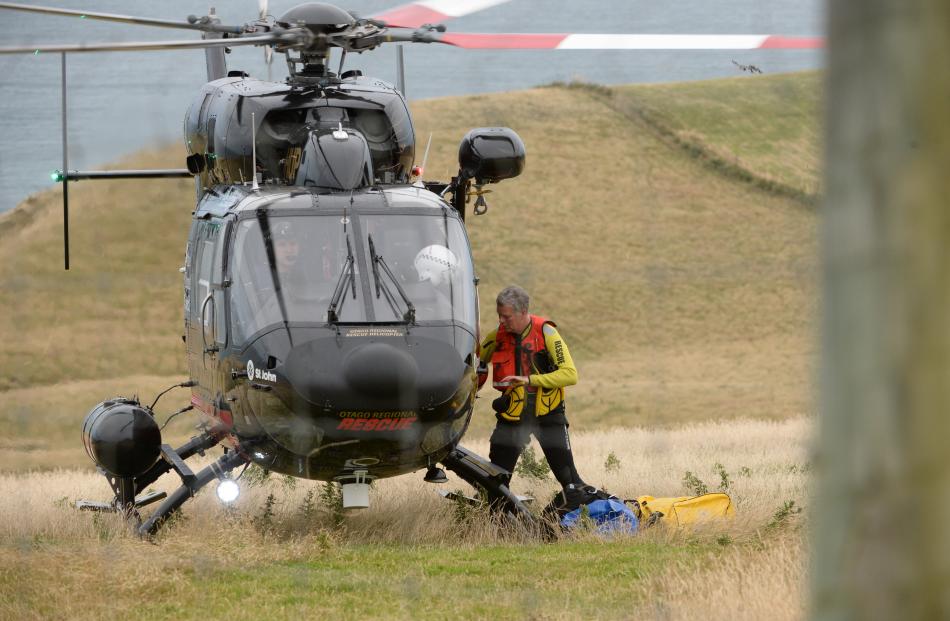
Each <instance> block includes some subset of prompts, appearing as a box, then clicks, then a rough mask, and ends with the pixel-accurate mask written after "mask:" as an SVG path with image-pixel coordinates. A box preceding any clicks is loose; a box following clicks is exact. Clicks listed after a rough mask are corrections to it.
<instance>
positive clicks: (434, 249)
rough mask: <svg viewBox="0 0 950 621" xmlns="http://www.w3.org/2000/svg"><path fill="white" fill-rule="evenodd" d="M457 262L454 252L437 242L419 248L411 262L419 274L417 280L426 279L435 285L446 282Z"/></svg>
mask: <svg viewBox="0 0 950 621" xmlns="http://www.w3.org/2000/svg"><path fill="white" fill-rule="evenodd" d="M458 263H459V260H458V258H457V257H456V256H455V253H454V252H452V251H451V250H449V249H448V248H446V247H445V246H440V245H438V244H435V245H432V246H426V247H425V248H423V249H422V250H420V251H419V254H417V255H416V259H415V261H413V262H412V264H413V266H414V267H415V268H416V272H418V274H419V281H420V282H421V281H423V280H428V281H429V282H431V283H432V284H433V285H435V286H439V285H441V284H442V283H444V282H448V281H449V280H450V279H451V278H452V270H454V269H455V268H456V266H457V265H458Z"/></svg>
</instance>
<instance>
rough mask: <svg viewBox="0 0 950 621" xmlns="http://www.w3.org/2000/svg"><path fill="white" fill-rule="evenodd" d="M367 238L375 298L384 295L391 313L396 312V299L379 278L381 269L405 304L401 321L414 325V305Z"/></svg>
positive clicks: (370, 240)
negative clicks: (391, 310) (374, 283)
mask: <svg viewBox="0 0 950 621" xmlns="http://www.w3.org/2000/svg"><path fill="white" fill-rule="evenodd" d="M368 238H369V255H370V262H371V263H372V265H373V279H374V280H375V282H376V297H377V298H378V297H380V293H385V294H386V301H387V302H389V305H390V306H392V308H393V312H396V298H395V296H393V294H392V291H390V290H389V287H387V286H386V283H384V282H383V280H382V278H380V276H379V268H380V267H382V268H383V271H385V272H386V275H387V276H389V280H391V281H392V283H393V284H394V285H396V291H398V292H399V295H400V297H402V301H403V302H405V303H406V312H405V314H404V315H403V316H402V318H403V321H406V322H407V323H415V322H416V307H415V305H413V303H412V301H411V300H410V299H409V296H408V295H406V292H405V290H404V289H403V288H402V285H400V284H399V281H398V280H396V277H395V276H394V275H393V272H392V270H390V269H389V266H388V265H386V260H385V259H383V257H382V255H378V254H376V246H375V245H374V244H373V236H372V235H369V236H368Z"/></svg>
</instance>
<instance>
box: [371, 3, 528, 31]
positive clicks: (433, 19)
mask: <svg viewBox="0 0 950 621" xmlns="http://www.w3.org/2000/svg"><path fill="white" fill-rule="evenodd" d="M505 2H510V0H424V1H422V2H410V3H409V4H404V5H402V6H397V7H395V8H393V9H389V10H388V11H382V12H380V13H376V14H374V15H371V16H370V19H374V20H376V21H380V22H384V23H385V24H386V25H387V26H393V27H400V28H418V27H419V26H422V25H423V24H441V23H443V22H445V21H447V20H450V19H452V18H455V17H462V16H463V15H468V14H469V13H475V12H476V11H482V10H484V9H487V8H490V7H493V6H496V5H499V4H504V3H505Z"/></svg>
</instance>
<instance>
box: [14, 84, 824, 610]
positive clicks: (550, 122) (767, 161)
mask: <svg viewBox="0 0 950 621" xmlns="http://www.w3.org/2000/svg"><path fill="white" fill-rule="evenodd" d="M820 95H821V89H820V76H819V75H817V74H802V75H785V76H767V77H755V78H751V77H750V78H742V79H735V80H723V81H715V82H702V83H692V84H670V85H648V86H629V87H615V88H606V87H602V86H596V85H587V84H569V85H554V86H551V87H546V88H541V89H535V90H532V91H525V92H518V93H506V94H500V95H492V96H474V97H465V98H456V99H445V100H436V101H425V102H417V103H415V104H414V115H415V123H416V133H417V136H418V140H419V142H420V143H421V144H425V141H426V139H427V137H428V135H429V134H430V133H432V135H433V144H432V152H431V153H430V156H429V162H428V164H427V167H426V169H427V170H426V172H427V175H426V176H427V178H442V179H448V177H449V176H451V175H452V174H453V173H454V172H455V157H456V152H457V145H458V141H459V139H460V138H461V136H462V135H463V134H464V133H465V132H466V131H467V130H468V129H469V128H471V127H479V126H490V125H508V126H511V127H513V128H515V129H516V130H517V131H518V132H519V134H520V135H521V136H522V137H523V138H524V140H525V143H526V145H527V149H528V161H527V167H526V170H525V172H524V174H523V175H522V176H521V177H519V178H518V179H514V180H510V181H506V182H503V183H501V184H499V185H497V186H496V187H494V188H492V189H493V192H492V194H490V195H488V197H487V198H488V200H489V205H490V210H489V212H488V214H487V215H485V216H482V217H471V216H470V218H469V227H468V228H469V234H470V237H471V238H472V243H473V252H474V254H475V259H476V265H477V270H478V273H479V276H480V277H481V283H482V284H481V287H480V290H481V297H482V301H483V309H482V310H483V316H482V329H483V330H487V329H489V328H490V327H493V326H494V321H495V317H494V315H493V313H492V310H493V304H492V300H493V299H494V296H495V294H496V292H497V291H498V290H499V289H500V288H501V287H503V286H504V285H506V284H509V283H517V284H520V285H522V286H524V287H526V288H528V290H529V291H531V292H532V294H533V308H532V310H533V311H534V312H537V313H539V314H544V315H547V316H549V317H552V318H553V319H555V320H556V321H557V322H558V325H559V327H560V329H561V331H562V333H563V334H564V335H565V338H566V339H567V342H568V344H569V345H570V347H571V350H572V353H573V354H574V357H575V360H576V362H577V364H578V367H579V371H580V377H581V382H580V384H579V385H578V386H576V387H573V388H571V389H570V390H569V393H568V408H569V409H568V413H569V417H570V419H571V422H572V425H571V432H572V439H573V440H574V445H575V452H576V453H577V455H578V459H579V464H580V467H581V472H582V474H584V476H585V477H587V478H588V480H590V481H591V482H593V483H596V484H598V485H604V486H606V488H607V489H610V490H611V491H614V492H615V493H618V494H621V495H626V496H631V495H637V494H643V493H649V494H652V495H658V496H662V495H680V494H688V493H691V492H693V491H695V489H696V487H695V486H696V481H700V482H704V483H706V484H707V486H708V487H709V488H710V489H718V488H720V487H724V486H725V487H727V489H728V491H729V493H730V494H731V495H732V497H733V498H734V499H735V501H736V503H737V506H738V509H739V514H738V516H737V518H736V520H734V521H733V522H730V523H729V524H726V525H723V526H722V527H721V528H719V529H713V530H711V531H708V532H705V531H703V532H691V533H666V532H663V533H660V532H655V533H648V534H645V535H643V536H639V537H636V538H633V539H631V538H626V539H622V540H615V541H602V540H599V539H597V538H595V537H592V536H590V535H584V534H581V535H579V536H577V537H573V538H568V539H565V540H563V541H559V542H557V543H556V544H553V545H551V544H545V543H542V542H541V541H539V540H538V539H537V537H536V536H534V535H532V534H531V533H512V532H511V531H510V530H505V529H500V528H498V527H497V525H492V524H491V523H490V522H486V521H485V520H484V519H479V516H475V519H473V518H472V516H470V515H459V514H457V512H456V508H455V507H454V506H453V505H451V503H446V502H445V501H441V500H440V499H439V498H438V497H437V496H436V495H435V494H434V493H433V491H432V488H431V486H426V485H424V484H423V483H422V482H421V480H420V479H421V477H402V478H399V479H396V480H392V481H382V482H380V483H379V484H378V486H377V488H376V489H375V490H374V491H373V494H374V497H373V508H372V509H370V510H368V511H366V512H363V513H361V514H357V515H348V516H345V517H344V518H343V520H342V522H341V521H340V517H341V516H339V515H336V514H335V513H334V511H333V509H332V507H331V506H330V505H328V504H326V503H324V502H322V501H321V499H320V492H321V491H322V488H321V487H319V486H318V485H316V484H312V483H309V482H306V481H298V482H297V483H296V484H294V485H291V484H290V483H288V482H286V481H284V480H280V479H274V480H268V482H266V483H265V484H263V485H261V486H258V487H256V488H253V489H251V490H249V493H247V494H245V495H244V496H242V499H241V501H240V504H239V506H238V507H237V509H236V510H235V511H232V512H224V511H222V510H221V509H220V508H219V507H217V506H216V504H215V503H214V502H213V500H212V499H211V498H210V495H209V494H202V495H201V496H200V497H199V498H198V499H197V500H196V501H195V502H194V503H192V504H191V506H188V507H187V510H186V513H185V519H184V520H182V521H181V522H180V523H178V524H177V525H176V526H175V527H174V528H171V529H169V530H167V531H166V532H165V533H164V534H163V535H162V537H161V538H160V539H159V540H157V541H156V542H155V544H154V545H150V544H145V543H140V542H138V541H136V540H134V539H132V538H131V537H129V536H128V534H127V533H126V532H125V530H124V529H123V527H122V526H121V525H120V524H117V523H116V522H115V521H114V520H111V519H110V518H108V517H102V518H94V517H93V516H91V515H86V514H82V515H80V516H78V517H77V514H76V513H75V512H74V511H73V510H71V509H68V508H67V507H66V505H67V504H68V501H71V500H74V499H76V498H78V497H89V498H95V499H102V498H104V497H105V495H106V490H107V487H106V485H105V482H104V481H103V480H102V479H101V477H98V476H96V475H95V474H94V473H93V471H92V468H91V465H90V463H89V461H88V459H87V458H86V456H85V454H84V451H83V450H82V448H81V445H80V442H79V426H80V423H81V421H82V417H83V416H84V414H85V413H86V411H87V410H88V409H89V408H90V407H91V406H92V405H94V404H95V403H97V402H99V401H101V400H102V399H104V398H107V397H109V396H113V395H115V394H125V395H128V394H132V393H137V394H139V395H141V396H142V397H143V399H145V400H149V401H150V400H151V398H152V397H153V395H155V394H156V393H157V392H158V391H159V390H161V389H162V388H164V387H167V386H169V385H171V384H173V383H176V382H178V381H181V380H182V379H184V374H185V365H184V357H183V352H182V347H181V340H180V335H181V326H182V317H181V280H180V279H181V276H180V274H179V273H178V267H179V266H180V265H181V264H182V261H183V252H184V242H185V236H186V234H187V229H188V226H189V222H190V212H191V208H192V206H193V204H194V203H193V187H192V184H191V182H190V181H175V182H169V181H152V182H135V183H133V182H114V183H110V184H95V183H91V182H82V183H79V184H75V185H74V186H71V189H70V205H71V213H72V218H71V223H70V224H71V233H72V240H71V241H72V269H71V270H70V271H69V272H63V270H62V254H61V253H62V241H61V227H62V224H61V220H60V209H61V207H60V201H61V197H60V195H59V192H58V191H57V190H51V191H48V192H45V193H42V194H40V195H37V196H34V197H31V198H30V199H29V200H27V201H26V202H25V203H24V204H23V205H21V206H20V207H19V208H18V209H16V210H14V211H13V212H11V213H9V214H5V215H3V216H2V217H0V308H2V309H3V311H4V312H3V313H0V343H2V346H0V429H2V432H0V449H2V450H0V494H3V496H4V498H5V501H4V503H3V504H2V505H0V618H77V619H82V618H88V619H94V618H100V617H102V616H103V615H105V614H107V612H108V611H109V610H111V609H113V608H129V609H131V608H133V607H134V608H135V609H136V610H137V611H138V614H137V616H141V617H143V618H159V617H161V618H168V617H169V616H172V615H174V616H175V617H181V618H198V617H203V618H207V617H214V618H224V617H234V616H237V617H239V618H240V617H245V616H249V615H251V616H255V617H256V616H261V615H262V614H268V615H270V616H273V617H274V618H290V617H297V616H299V615H300V614H314V613H328V614H332V615H334V616H338V617H342V618H357V617H360V618H366V617H393V618H410V617H412V618H416V617H424V618H445V617H446V616H448V615H449V614H455V615H457V614H459V611H461V616H463V617H467V618H489V617H491V618H499V617H500V618H545V619H547V618H576V617H578V616H581V615H585V616H595V617H600V618H629V617H631V616H637V617H648V618H664V619H678V618H683V619H687V618H695V617H696V616H697V615H699V614H702V615H703V616H707V617H710V616H711V617H712V618H748V619H761V618H775V619H780V618H798V617H800V616H801V614H802V596H801V589H802V583H803V580H804V565H805V562H806V560H805V553H804V546H803V543H802V540H803V537H802V531H801V529H800V527H801V526H802V524H801V523H800V522H801V519H802V517H801V516H800V515H798V514H797V513H796V511H797V509H798V508H799V507H800V506H801V505H802V504H807V500H808V499H807V483H808V472H809V470H810V467H809V463H808V450H807V445H808V433H809V428H810V420H811V416H812V411H813V404H812V396H811V388H810V386H811V375H812V373H813V370H812V369H813V362H814V355H815V344H814V341H815V339H814V335H813V332H814V330H815V310H816V296H817V288H816V269H817V258H816V257H817V250H816V234H815V233H816V224H817V205H816V203H817V195H818V194H819V192H820V174H819V172H818V171H819V167H820V158H819V155H820V145H819V144H818V136H819V135H820V126H819V123H818V110H819V108H820V104H821V97H820ZM182 157H183V150H182V149H181V147H180V146H173V147H168V148H166V149H163V150H160V151H155V152H150V153H142V154H137V155H134V156H130V157H129V158H128V160H126V161H124V162H118V163H116V167H135V168H140V167H142V168H145V167H167V166H179V165H180V160H181V158H182ZM482 396H483V397H485V396H487V394H483V395H482ZM489 401H490V398H487V399H486V398H482V399H479V401H478V404H477V407H476V415H475V418H474V421H473V424H472V427H471V430H470V432H469V435H468V436H467V437H466V439H465V444H466V445H469V446H470V447H471V448H475V449H476V450H479V451H481V452H483V453H484V452H485V451H486V449H487V444H486V438H487V432H488V431H489V430H490V429H491V426H492V423H493V419H492V417H491V416H490V413H489V408H488V402H489ZM186 402H187V392H186V391H184V390H180V391H176V392H173V393H171V394H169V395H168V396H166V397H165V398H164V399H163V401H162V402H161V405H160V406H159V407H158V409H157V411H158V412H159V414H160V415H161V416H162V417H163V418H164V416H165V415H167V414H168V413H170V412H172V411H174V410H175V409H177V408H178V407H180V406H181V405H182V404H183V403H186ZM179 418H180V420H176V421H174V422H173V423H172V424H171V425H170V426H169V430H168V431H169V433H167V434H166V436H165V437H166V440H167V441H171V442H173V443H174V442H175V441H178V440H181V439H184V438H187V437H188V436H189V435H190V434H191V433H192V432H193V429H192V427H193V425H194V420H193V419H188V418H187V417H186V416H182V417H179ZM707 421H716V422H707ZM535 450H537V447H535ZM611 455H612V456H613V457H614V458H615V459H616V460H619V463H620V464H621V467H620V468H619V469H614V468H608V467H607V464H608V462H609V457H610V456H611ZM687 472H689V473H691V474H692V475H693V476H692V478H690V477H687V476H686V473H687ZM450 485H454V484H452V483H450ZM554 485H555V484H554V482H553V479H551V478H550V477H548V478H547V479H543V480H542V479H533V478H530V477H524V476H521V477H518V478H516V480H515V487H516V489H517V490H518V491H523V492H529V493H532V494H534V495H536V496H537V497H539V498H546V497H548V496H550V495H551V494H552V493H553V489H554ZM308 494H310V500H309V501H308V500H307V498H308ZM268 497H272V498H273V501H272V503H270V505H269V503H268V502H267V499H268ZM790 501H795V503H797V504H795V505H793V506H789V505H788V503H789V502H790ZM268 506H270V507H271V508H270V509H268ZM307 507H309V509H307ZM27 515H28V516H30V519H24V516H27ZM251 597H253V599H250V598H251ZM706 602H711V604H708V606H711V607H707V604H706ZM249 603H252V607H251V608H248V604H249ZM740 604H741V607H738V606H739V605H740ZM249 610H252V611H253V612H248V611H249ZM710 610H713V611H714V612H709V611H710Z"/></svg>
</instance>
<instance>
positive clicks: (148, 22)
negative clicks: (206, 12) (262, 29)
mask: <svg viewBox="0 0 950 621" xmlns="http://www.w3.org/2000/svg"><path fill="white" fill-rule="evenodd" d="M0 9H12V10H14V11H30V12H32V13H46V14H49V15H71V16H73V17H78V18H80V19H101V20H105V21H109V22H122V23H125V24H137V25H139V26H158V27H159V28H184V29H186V30H201V31H205V32H230V33H233V34H240V33H241V32H243V28H242V27H241V26H222V25H221V24H213V23H201V21H200V18H199V21H197V22H195V23H193V24H192V23H189V22H176V21H172V20H168V19H152V18H149V17H134V16H132V15H115V14H113V13H93V12H88V11H74V10H71V9H60V8H56V7H49V6H35V5H32V4H16V3H13V2H0Z"/></svg>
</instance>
